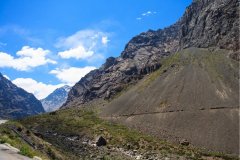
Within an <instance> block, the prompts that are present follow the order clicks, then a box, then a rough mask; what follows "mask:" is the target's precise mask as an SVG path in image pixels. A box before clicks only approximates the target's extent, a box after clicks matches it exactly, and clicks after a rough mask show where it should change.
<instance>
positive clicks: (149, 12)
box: [142, 11, 152, 16]
mask: <svg viewBox="0 0 240 160" xmlns="http://www.w3.org/2000/svg"><path fill="white" fill-rule="evenodd" d="M151 14H152V12H151V11H147V12H145V13H142V16H149V15H151Z"/></svg>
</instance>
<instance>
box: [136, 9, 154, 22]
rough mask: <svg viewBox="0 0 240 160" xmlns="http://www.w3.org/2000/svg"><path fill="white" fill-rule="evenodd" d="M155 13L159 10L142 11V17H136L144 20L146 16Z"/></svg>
mask: <svg viewBox="0 0 240 160" xmlns="http://www.w3.org/2000/svg"><path fill="white" fill-rule="evenodd" d="M154 14H157V12H155V11H147V12H144V13H142V14H141V16H140V17H138V18H136V20H142V19H144V18H145V17H148V16H151V15H154Z"/></svg>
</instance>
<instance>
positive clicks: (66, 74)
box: [50, 66, 96, 86]
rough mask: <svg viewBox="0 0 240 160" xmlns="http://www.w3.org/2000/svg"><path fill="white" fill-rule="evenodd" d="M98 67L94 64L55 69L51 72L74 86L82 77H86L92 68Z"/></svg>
mask: <svg viewBox="0 0 240 160" xmlns="http://www.w3.org/2000/svg"><path fill="white" fill-rule="evenodd" d="M94 69H96V68H95V67H92V66H86V67H83V68H77V67H70V68H67V69H59V68H57V69H55V70H52V71H50V73H51V74H54V75H56V77H57V78H58V79H59V80H61V81H62V82H63V83H67V84H68V85H70V86H72V85H74V84H75V83H77V82H78V81H79V80H80V79H81V78H82V77H84V76H85V75H86V74H87V73H89V72H90V71H91V70H94Z"/></svg>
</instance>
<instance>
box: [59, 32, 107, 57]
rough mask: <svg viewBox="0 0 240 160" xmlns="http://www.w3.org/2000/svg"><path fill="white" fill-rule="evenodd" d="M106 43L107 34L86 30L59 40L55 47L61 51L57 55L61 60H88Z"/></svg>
mask: <svg viewBox="0 0 240 160" xmlns="http://www.w3.org/2000/svg"><path fill="white" fill-rule="evenodd" d="M108 42H109V39H108V33H105V32H102V31H98V30H90V29H87V30H80V31H78V32H76V33H75V34H73V35H71V36H69V37H64V38H60V39H59V40H58V42H57V43H56V47H57V48H60V49H62V50H63V51H61V52H59V53H58V55H59V56H60V57H61V58H65V59H68V58H76V59H88V58H89V57H92V56H94V55H95V54H98V52H99V50H101V49H103V48H105V47H106V46H107V45H106V44H107V43H108ZM103 44H104V45H103Z"/></svg>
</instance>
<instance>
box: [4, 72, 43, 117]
mask: <svg viewBox="0 0 240 160" xmlns="http://www.w3.org/2000/svg"><path fill="white" fill-rule="evenodd" d="M44 112H45V111H44V109H43V107H42V104H41V102H40V101H39V100H37V98H36V97H35V96H34V95H33V94H31V93H28V92H26V91H25V90H23V89H22V88H19V87H17V86H16V85H15V84H13V83H12V82H11V81H9V80H8V79H6V78H5V77H4V76H3V75H2V74H1V73H0V119H18V118H23V117H27V116H30V115H37V114H40V113H44Z"/></svg>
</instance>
